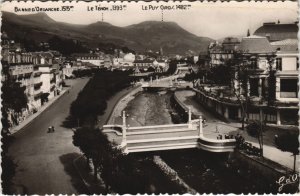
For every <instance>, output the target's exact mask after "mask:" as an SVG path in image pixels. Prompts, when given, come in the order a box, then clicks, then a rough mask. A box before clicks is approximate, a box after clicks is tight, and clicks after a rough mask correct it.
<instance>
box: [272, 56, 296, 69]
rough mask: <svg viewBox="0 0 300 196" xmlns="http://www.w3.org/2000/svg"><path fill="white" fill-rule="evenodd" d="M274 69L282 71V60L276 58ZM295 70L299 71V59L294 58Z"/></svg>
mask: <svg viewBox="0 0 300 196" xmlns="http://www.w3.org/2000/svg"><path fill="white" fill-rule="evenodd" d="M276 69H277V70H279V71H282V58H276ZM296 70H299V58H298V57H297V58H296Z"/></svg>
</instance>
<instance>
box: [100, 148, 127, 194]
mask: <svg viewBox="0 0 300 196" xmlns="http://www.w3.org/2000/svg"><path fill="white" fill-rule="evenodd" d="M106 144H108V146H107V148H106V149H107V151H106V152H105V154H104V160H103V165H102V167H101V178H102V179H103V180H104V181H105V189H106V193H108V191H109V184H113V183H114V182H113V180H114V179H115V178H116V176H117V175H118V173H119V164H120V159H122V158H123V153H122V151H121V150H120V149H119V148H118V147H116V144H114V143H106Z"/></svg>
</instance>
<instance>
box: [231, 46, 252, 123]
mask: <svg viewBox="0 0 300 196" xmlns="http://www.w3.org/2000/svg"><path fill="white" fill-rule="evenodd" d="M250 59H252V61H253V60H257V57H256V56H255V55H254V56H249V55H246V54H244V53H242V52H237V53H235V58H234V60H233V61H232V62H231V63H232V65H233V67H232V69H231V71H232V72H231V74H230V75H231V77H232V78H233V79H232V80H231V83H232V86H233V88H232V89H233V93H234V95H235V96H236V98H237V100H238V102H239V104H240V107H241V110H242V129H244V127H245V120H246V122H247V121H248V117H249V114H248V106H249V104H250V100H249V96H248V83H249V76H250V75H251V74H252V72H253V70H251V69H249V67H250V65H251V60H250ZM235 82H236V83H237V85H235Z"/></svg>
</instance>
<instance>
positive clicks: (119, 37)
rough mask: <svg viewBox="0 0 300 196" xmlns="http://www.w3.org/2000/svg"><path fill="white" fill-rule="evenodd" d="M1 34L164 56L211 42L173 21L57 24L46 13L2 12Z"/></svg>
mask: <svg viewBox="0 0 300 196" xmlns="http://www.w3.org/2000/svg"><path fill="white" fill-rule="evenodd" d="M2 31H4V32H6V33H7V35H8V37H10V38H11V39H19V40H22V39H24V38H26V39H29V40H34V41H36V42H37V43H38V42H41V41H47V40H48V39H50V38H52V37H53V36H55V35H57V36H59V37H60V38H64V39H74V40H79V41H81V42H83V43H85V44H86V45H88V46H89V47H98V46H99V44H100V45H101V44H114V45H118V46H127V47H128V48H131V49H133V50H135V51H141V52H143V51H145V50H154V51H158V50H159V49H160V47H162V48H163V51H164V53H165V54H182V55H184V54H186V53H187V52H189V53H190V54H198V53H199V52H200V51H203V50H206V49H207V46H208V44H209V42H211V41H212V39H210V38H207V37H198V36H196V35H194V34H192V33H190V32H188V31H186V30H184V29H183V28H182V27H180V26H179V25H178V24H176V23H174V22H158V21H145V22H142V23H139V24H133V25H129V26H126V27H118V26H114V25H111V24H109V23H106V22H96V23H92V24H89V25H74V24H68V23H63V22H57V21H55V20H53V19H52V18H50V17H49V16H48V15H47V14H45V13H37V14H30V15H16V14H14V13H9V12H2Z"/></svg>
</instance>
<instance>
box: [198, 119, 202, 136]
mask: <svg viewBox="0 0 300 196" xmlns="http://www.w3.org/2000/svg"><path fill="white" fill-rule="evenodd" d="M201 136H203V125H202V116H200V118H199V137H201Z"/></svg>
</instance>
